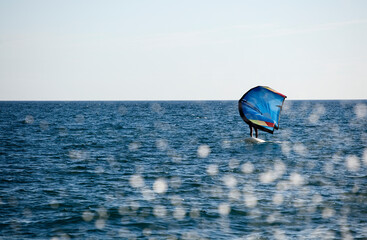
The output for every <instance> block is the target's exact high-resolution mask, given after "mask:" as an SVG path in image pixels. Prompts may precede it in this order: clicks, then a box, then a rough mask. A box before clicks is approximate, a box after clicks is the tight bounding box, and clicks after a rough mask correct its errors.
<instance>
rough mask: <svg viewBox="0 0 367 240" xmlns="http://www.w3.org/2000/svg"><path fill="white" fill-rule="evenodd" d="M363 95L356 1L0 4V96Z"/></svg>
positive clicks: (361, 23)
mask: <svg viewBox="0 0 367 240" xmlns="http://www.w3.org/2000/svg"><path fill="white" fill-rule="evenodd" d="M258 85H263V86H269V87H271V88H273V89H275V90H277V91H279V92H281V93H283V94H285V95H287V97H288V99H290V100H297V99H306V100H307V99H367V1H365V0H298V1H294V0H268V1H267V0H228V1H224V0H221V1H218V0H185V1H178V0H154V1H153V0H150V1H148V0H136V1H133V0H129V1H128V0H115V1H114V0H32V1H30V0H0V100H236V99H239V98H240V97H241V96H242V95H243V94H244V93H245V92H246V91H247V90H249V89H250V88H252V87H255V86H258Z"/></svg>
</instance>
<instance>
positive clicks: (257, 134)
mask: <svg viewBox="0 0 367 240" xmlns="http://www.w3.org/2000/svg"><path fill="white" fill-rule="evenodd" d="M249 127H250V136H251V137H252V128H255V135H256V138H257V137H258V136H259V133H258V132H257V128H256V127H253V126H252V125H251V124H249Z"/></svg>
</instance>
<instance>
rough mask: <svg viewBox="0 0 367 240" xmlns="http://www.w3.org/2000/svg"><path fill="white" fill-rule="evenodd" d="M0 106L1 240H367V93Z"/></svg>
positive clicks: (36, 103) (1, 103) (16, 103)
mask: <svg viewBox="0 0 367 240" xmlns="http://www.w3.org/2000/svg"><path fill="white" fill-rule="evenodd" d="M248 137H249V128H248V126H247V124H246V123H244V122H243V121H242V119H241V117H240V116H239V113H238V107H237V101H148V102H146V101H136V102H134V101H126V102H124V101H122V102H103V101H100V102H92V101H91V102H6V101H5V102H0V239H4V240H5V239H52V240H61V239H62V240H66V239H367V101H366V100H353V101H352V100H351V101H346V100H343V101H321V100H320V101H289V100H286V101H285V104H284V107H283V111H282V113H281V116H280V128H279V130H277V131H275V132H274V134H273V135H272V134H269V133H264V132H259V138H261V139H264V140H265V142H264V143H253V142H250V141H248Z"/></svg>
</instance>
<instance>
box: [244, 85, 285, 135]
mask: <svg viewBox="0 0 367 240" xmlns="http://www.w3.org/2000/svg"><path fill="white" fill-rule="evenodd" d="M285 98H286V96H285V95H283V94H281V93H279V92H277V91H275V90H273V89H271V88H269V87H264V86H257V87H254V88H252V89H250V90H249V91H248V92H247V93H245V94H244V95H243V96H242V98H241V99H240V100H239V101H238V110H239V112H240V115H241V117H242V119H243V120H244V121H245V122H246V123H247V124H249V125H250V126H253V127H256V128H258V129H260V130H263V131H265V132H268V133H273V132H274V129H278V128H279V117H280V111H281V110H282V107H283V103H284V100H285Z"/></svg>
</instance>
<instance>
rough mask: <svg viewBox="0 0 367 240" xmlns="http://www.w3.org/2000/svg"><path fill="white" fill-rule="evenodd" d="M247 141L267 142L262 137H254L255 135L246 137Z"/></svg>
mask: <svg viewBox="0 0 367 240" xmlns="http://www.w3.org/2000/svg"><path fill="white" fill-rule="evenodd" d="M245 141H246V142H252V143H264V142H265V140H262V139H260V138H254V137H250V138H246V140H245Z"/></svg>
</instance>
